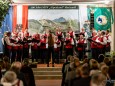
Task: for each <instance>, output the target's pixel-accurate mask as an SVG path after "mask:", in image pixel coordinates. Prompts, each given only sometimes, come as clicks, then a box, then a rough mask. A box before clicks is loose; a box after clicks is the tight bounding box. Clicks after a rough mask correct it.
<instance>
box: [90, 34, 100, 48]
mask: <svg viewBox="0 0 115 86" xmlns="http://www.w3.org/2000/svg"><path fill="white" fill-rule="evenodd" d="M97 37H98V36H94V37H92V40H93V41H96V39H97ZM91 48H97V44H95V43H94V42H91Z"/></svg>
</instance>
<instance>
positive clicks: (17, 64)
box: [10, 61, 22, 73]
mask: <svg viewBox="0 0 115 86" xmlns="http://www.w3.org/2000/svg"><path fill="white" fill-rule="evenodd" d="M21 67H22V64H21V63H20V62H18V61H17V62H13V63H12V65H11V68H10V70H12V71H14V72H16V73H19V72H20V69H21Z"/></svg>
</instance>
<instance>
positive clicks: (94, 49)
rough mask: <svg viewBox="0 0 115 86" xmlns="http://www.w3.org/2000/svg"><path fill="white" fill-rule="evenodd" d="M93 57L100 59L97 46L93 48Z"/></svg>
mask: <svg viewBox="0 0 115 86" xmlns="http://www.w3.org/2000/svg"><path fill="white" fill-rule="evenodd" d="M91 54H92V58H93V59H95V60H98V51H97V48H91Z"/></svg>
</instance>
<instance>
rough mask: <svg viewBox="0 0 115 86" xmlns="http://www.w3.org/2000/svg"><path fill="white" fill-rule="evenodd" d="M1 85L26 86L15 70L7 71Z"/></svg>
mask: <svg viewBox="0 0 115 86" xmlns="http://www.w3.org/2000/svg"><path fill="white" fill-rule="evenodd" d="M1 85H3V86H24V85H23V82H22V81H21V80H19V79H17V76H16V73H15V72H13V71H7V72H6V73H5V74H4V76H3V77H2V79H1Z"/></svg>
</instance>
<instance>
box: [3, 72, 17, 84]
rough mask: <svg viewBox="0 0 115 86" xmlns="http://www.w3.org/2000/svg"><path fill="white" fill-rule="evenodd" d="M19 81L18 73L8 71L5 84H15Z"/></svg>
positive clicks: (5, 75) (4, 80) (4, 78)
mask: <svg viewBox="0 0 115 86" xmlns="http://www.w3.org/2000/svg"><path fill="white" fill-rule="evenodd" d="M16 79H17V76H16V73H15V72H13V71H7V72H6V73H5V74H4V76H3V82H10V83H13V82H14V81H15V80H16Z"/></svg>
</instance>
